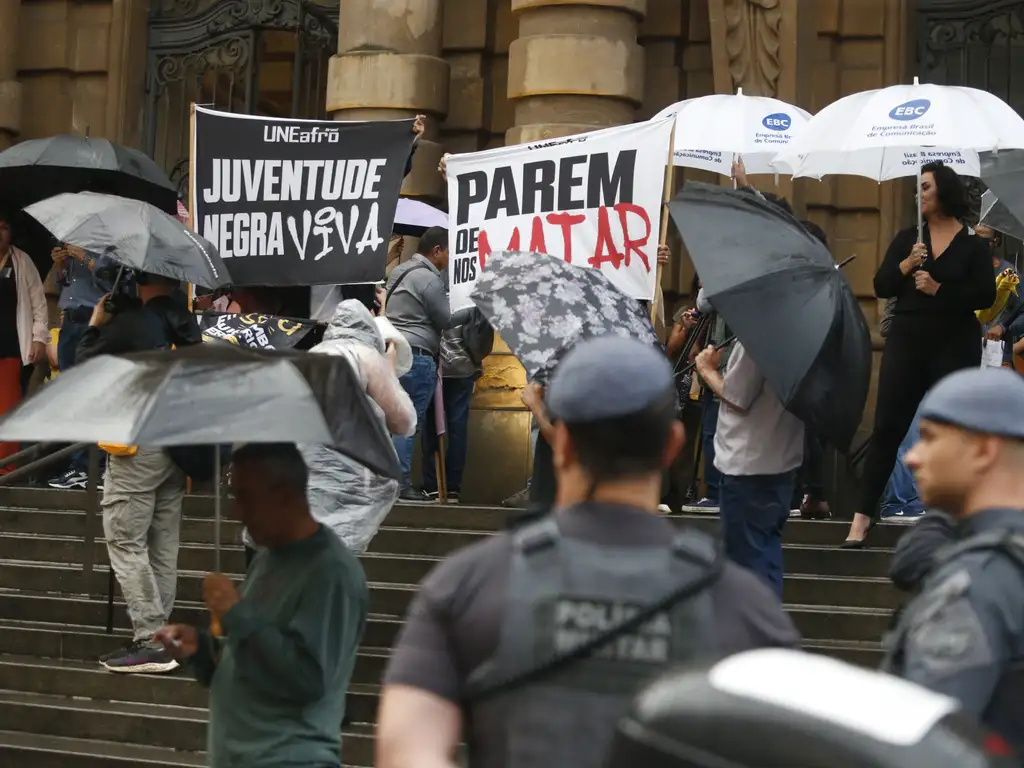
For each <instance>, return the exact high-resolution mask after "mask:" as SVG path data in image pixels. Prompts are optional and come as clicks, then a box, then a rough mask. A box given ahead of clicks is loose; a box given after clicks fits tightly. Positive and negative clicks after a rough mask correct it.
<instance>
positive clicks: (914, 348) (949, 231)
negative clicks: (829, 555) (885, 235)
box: [842, 163, 996, 549]
mask: <svg viewBox="0 0 1024 768" xmlns="http://www.w3.org/2000/svg"><path fill="white" fill-rule="evenodd" d="M920 205H921V214H922V216H923V218H924V219H925V222H926V223H925V226H924V232H923V237H922V238H921V240H922V242H919V241H918V237H917V228H916V227H912V228H909V229H904V230H903V231H902V232H900V233H898V234H897V235H896V237H894V238H893V240H892V243H890V245H889V250H888V251H886V254H885V259H884V260H883V262H882V265H881V266H880V267H879V268H878V272H876V273H875V294H876V295H877V296H878V298H880V299H888V298H892V297H894V296H895V297H896V299H897V300H896V303H895V309H894V314H893V319H892V325H891V327H890V329H889V333H888V336H887V337H886V339H885V350H884V352H883V353H882V365H881V368H880V370H879V374H878V400H877V403H876V405H875V426H874V432H873V433H872V436H871V445H870V447H869V448H868V454H867V460H866V462H865V469H864V488H863V496H862V498H861V507H860V512H858V513H856V514H855V515H854V517H853V524H852V525H851V527H850V533H849V536H848V537H847V539H846V541H845V542H843V544H842V546H843V547H844V548H848V549H858V548H861V547H863V546H864V542H865V539H866V537H867V534H868V531H869V530H870V529H871V527H873V526H874V524H875V522H876V521H877V520H878V501H879V499H880V498H881V496H882V493H883V491H884V490H885V485H886V483H887V482H888V480H889V476H890V475H891V474H892V469H893V467H894V466H895V464H896V456H897V452H898V450H899V445H900V443H901V442H903V438H904V437H905V436H906V434H907V430H908V429H909V428H910V425H911V423H912V422H913V420H914V414H915V413H917V407H918V405H920V403H921V399H922V398H923V397H924V395H925V392H927V391H928V390H929V389H930V388H931V387H932V385H933V384H935V383H936V382H938V381H939V379H942V378H943V377H945V376H946V375H947V374H949V373H952V372H953V371H956V370H959V369H961V368H978V367H980V366H981V325H980V323H979V322H978V318H977V316H976V315H975V311H976V310H978V309H987V308H988V307H990V306H991V305H992V302H993V301H995V297H996V283H995V275H994V274H993V272H992V255H991V253H990V252H989V248H988V245H987V244H986V242H985V241H984V240H983V239H982V238H980V237H978V236H977V235H975V234H974V231H973V230H972V229H970V227H968V226H966V225H965V224H964V223H963V220H964V219H965V218H966V217H967V215H968V214H969V212H970V209H969V207H968V203H967V192H966V189H965V188H964V184H963V182H962V181H961V180H960V177H959V176H957V174H956V172H955V171H954V170H953V169H952V168H949V167H948V166H945V165H943V164H942V163H928V164H927V165H925V166H923V167H922V168H921V201H920Z"/></svg>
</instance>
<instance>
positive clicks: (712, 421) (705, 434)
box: [700, 397, 722, 504]
mask: <svg viewBox="0 0 1024 768" xmlns="http://www.w3.org/2000/svg"><path fill="white" fill-rule="evenodd" d="M717 429H718V398H716V397H707V398H706V399H705V400H704V406H703V409H702V410H701V416H700V434H701V450H702V452H703V453H704V485H706V486H707V492H706V494H705V497H706V498H707V500H708V501H713V502H714V503H716V504H717V503H718V499H719V496H720V494H719V488H720V487H721V485H722V473H721V472H719V471H718V470H717V469H716V468H715V432H716V430H717Z"/></svg>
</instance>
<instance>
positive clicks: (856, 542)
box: [839, 517, 878, 549]
mask: <svg viewBox="0 0 1024 768" xmlns="http://www.w3.org/2000/svg"><path fill="white" fill-rule="evenodd" d="M876 525H878V518H877V517H872V518H871V522H870V523H868V528H867V530H866V531H864V536H863V537H861V538H859V539H847V540H846V541H844V542H843V543H842V544H840V545H839V548H840V549H865V548H867V546H868V536H870V535H871V531H872V530H873V529H874V527H875V526H876Z"/></svg>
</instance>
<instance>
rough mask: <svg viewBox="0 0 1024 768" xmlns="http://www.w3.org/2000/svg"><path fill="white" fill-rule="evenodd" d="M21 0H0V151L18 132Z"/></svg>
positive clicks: (19, 120)
mask: <svg viewBox="0 0 1024 768" xmlns="http://www.w3.org/2000/svg"><path fill="white" fill-rule="evenodd" d="M20 11H21V0H0V150H3V149H7V148H8V147H9V146H11V145H12V144H13V143H14V142H15V141H17V139H18V134H19V133H21V83H19V82H18V17H19V14H20Z"/></svg>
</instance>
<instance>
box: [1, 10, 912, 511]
mask: <svg viewBox="0 0 1024 768" xmlns="http://www.w3.org/2000/svg"><path fill="white" fill-rule="evenodd" d="M157 1H158V0H152V2H157ZM159 1H161V2H186V1H187V0H159ZM339 1H340V2H342V3H343V5H342V14H341V21H342V25H343V27H345V28H347V29H348V32H346V31H345V29H343V31H342V34H341V36H340V39H339V51H338V56H337V57H335V58H334V59H332V72H331V77H330V78H329V80H328V84H327V104H328V109H329V111H330V112H331V113H332V114H335V116H337V117H342V116H344V115H346V114H347V115H348V116H349V118H356V117H358V116H363V113H364V112H365V113H367V114H366V115H365V116H370V115H369V111H381V110H384V112H387V113H388V114H390V113H391V112H394V111H395V110H398V111H401V112H403V114H404V113H405V112H410V111H411V112H415V111H416V110H419V109H426V110H427V111H428V112H430V114H431V116H432V117H433V118H434V123H435V124H434V125H432V126H431V127H430V128H429V129H428V137H427V138H428V139H429V144H430V145H431V150H432V151H429V152H428V151H424V152H420V153H418V154H419V155H421V156H422V157H418V163H417V170H416V171H415V172H414V177H415V178H413V179H412V180H411V181H410V185H409V186H410V188H409V189H408V190H406V191H407V192H410V193H412V194H416V195H419V196H424V197H427V198H428V199H429V198H434V197H443V188H442V187H441V186H440V185H438V184H437V182H436V176H432V175H431V174H432V173H433V171H432V168H430V167H427V166H430V165H433V164H434V163H436V152H438V151H439V150H434V149H433V146H437V145H439V146H440V148H443V149H444V150H446V151H451V152H467V151H473V150H477V149H483V148H487V147H494V146H502V145H504V144H505V143H506V141H513V142H514V141H519V140H529V139H531V138H535V137H537V136H543V135H555V134H558V135H565V134H568V133H573V132H578V131H580V130H586V129H588V128H595V127H600V126H602V125H614V124H619V123H622V122H629V121H631V120H634V119H646V118H648V117H650V116H651V115H653V114H654V113H656V112H657V111H658V110H659V109H661V108H662V107H664V106H667V105H668V104H671V103H673V102H675V101H678V100H680V99H682V98H692V97H695V96H701V95H704V94H709V93H714V92H723V93H724V92H730V91H733V90H734V89H735V88H736V87H737V86H742V87H743V89H744V92H745V93H749V94H764V95H775V96H777V97H778V98H781V99H783V100H785V101H789V102H792V103H796V104H798V105H801V106H804V107H805V108H807V109H809V110H811V111H815V110H817V109H820V108H821V107H823V106H824V105H826V104H828V103H829V102H831V101H833V100H835V99H836V98H838V97H840V96H842V95H845V94H848V93H852V92H855V91H859V90H863V89H867V88H877V87H881V86H884V85H888V84H893V83H896V82H900V81H902V80H905V79H906V75H907V72H908V60H907V51H908V50H911V49H910V29H911V27H912V25H911V24H910V23H909V22H908V13H910V8H911V6H912V0H575V1H574V2H569V1H568V0H401V2H398V0H396V3H397V5H396V6H395V8H398V6H399V5H402V3H404V5H402V8H405V11H404V13H405V14H407V16H406V21H405V22H403V20H402V16H401V14H397V15H396V13H395V12H394V8H388V9H385V10H386V11H387V12H386V13H385V10H382V9H383V6H381V5H379V4H377V3H370V2H367V1H366V0H339ZM146 15H147V3H146V2H143V1H142V0H21V2H20V5H19V2H18V0H0V34H2V35H5V36H6V37H5V38H4V39H3V41H4V42H6V44H7V45H6V47H7V48H9V49H12V50H16V51H17V55H16V58H15V60H14V62H11V61H5V60H4V58H3V56H0V143H10V142H12V141H15V140H19V139H29V138H37V137H42V136H47V135H51V134H54V133H60V132H77V133H85V132H86V131H88V132H90V133H91V135H93V136H102V137H108V138H111V139H114V140H116V141H121V142H123V143H126V144H129V145H134V146H140V145H141V143H142V105H143V98H144V77H145V53H146V51H145V46H146V18H147V16H146ZM424 19H427V20H428V21H429V23H427V25H426V26H425V27H424V29H425V30H426V32H425V33H423V34H419V33H415V30H414V29H413V26H415V25H413V21H416V24H419V25H422V24H423V20H424ZM406 23H407V24H408V25H410V26H409V29H408V30H406V29H405V27H404V26H403V24H406ZM438 25H440V29H441V32H440V35H439V36H438V35H437V32H436V31H435V30H436V28H437V26H438ZM403 30H404V31H403ZM407 33H408V34H407ZM414 33H415V34H414ZM364 38H365V39H364ZM378 38H379V39H378ZM438 39H439V40H440V45H438V42H437V41H438ZM2 49H3V46H0V50H2ZM392 55H393V60H388V61H385V59H384V58H380V59H379V61H380V63H381V64H382V65H384V64H387V65H388V66H385V67H383V68H382V69H381V72H382V73H386V72H388V71H391V69H389V67H393V68H394V73H396V74H395V78H398V77H399V75H401V78H405V79H408V81H409V83H410V84H413V83H415V81H416V78H417V77H420V78H421V79H424V78H425V80H424V82H426V81H427V80H429V81H430V82H431V83H433V80H436V77H435V75H436V73H437V72H438V71H439V67H443V66H444V64H441V63H440V62H439V59H441V60H443V62H445V63H446V64H447V67H448V68H449V70H450V73H451V74H450V79H449V81H448V83H447V85H448V88H447V94H446V96H445V97H444V98H445V103H444V104H441V103H436V104H435V103H434V101H437V99H435V96H437V95H439V94H443V89H442V88H440V86H438V85H437V84H433V85H431V87H430V89H429V91H430V93H429V94H428V93H422V89H420V90H421V94H420V96H421V97H422V98H420V97H419V96H417V94H416V93H413V92H412V91H410V92H409V93H405V91H403V90H402V88H403V83H405V80H404V79H403V80H401V82H399V81H398V80H395V78H389V82H388V83H386V84H385V86H386V87H385V86H382V87H381V88H379V89H377V90H376V91H375V92H374V93H373V94H365V93H361V91H360V88H361V87H362V91H366V85H365V82H364V83H362V85H361V83H360V78H358V77H353V76H352V73H353V72H356V71H357V70H358V71H362V68H363V67H364V66H367V65H368V64H369V63H371V59H373V57H375V56H383V57H387V56H392ZM606 62H618V63H617V64H614V65H613V64H610V63H609V64H607V65H606ZM540 64H543V66H539V65H540ZM13 70H16V79H15V74H14V71H13ZM375 71H376V70H375ZM510 71H511V72H512V76H511V79H510ZM401 78H399V79H401ZM391 81H394V82H391ZM19 84H20V85H19ZM435 86H437V87H435ZM405 90H409V89H408V88H406V89H405ZM413 90H415V89H413ZM370 97H373V98H370ZM417 98H420V100H422V101H424V103H423V104H419V103H417ZM368 99H369V100H368ZM374 99H376V101H374ZM389 99H390V101H388V100H389ZM378 101H379V102H380V103H379V104H378V103H377V102H378ZM384 101H388V103H383V102H384ZM427 102H430V103H429V104H428V103H427ZM382 114H383V112H382ZM396 114H397V112H396ZM421 166H422V167H421ZM677 176H678V178H677V179H676V183H680V182H681V181H682V179H683V178H702V179H703V180H712V181H713V180H714V178H713V177H709V176H708V175H707V174H701V173H699V172H693V171H685V172H681V173H679V174H677ZM413 182H414V183H413ZM755 183H757V184H758V185H759V186H761V187H762V188H770V187H771V185H772V184H773V183H774V181H773V179H771V178H766V179H755ZM780 186H781V187H782V189H781V190H780V191H781V193H783V194H785V195H787V196H788V197H789V198H790V199H791V200H792V201H793V203H794V206H795V208H796V209H797V211H798V212H800V213H806V215H807V216H808V217H809V218H810V219H811V220H813V221H815V222H817V223H819V224H821V225H822V226H823V228H824V229H825V231H826V232H827V233H828V234H829V237H830V241H831V243H832V248H833V252H834V253H835V256H836V258H837V259H843V258H846V257H848V256H850V255H853V254H856V255H857V259H856V260H854V261H853V262H852V263H851V264H850V265H849V266H848V267H846V270H847V273H848V275H849V277H850V280H851V282H852V283H853V286H854V288H855V290H856V291H857V294H858V296H859V297H860V298H861V300H862V305H863V307H864V310H865V314H866V316H867V317H868V320H869V322H870V323H871V325H872V327H874V326H875V325H876V324H877V323H876V318H877V316H878V308H877V302H876V301H875V300H874V298H873V296H872V289H871V277H872V275H873V273H874V270H875V267H876V266H877V264H878V261H879V259H880V258H881V255H882V254H883V253H884V250H885V246H886V245H887V243H888V240H889V238H890V237H891V234H892V233H893V232H894V231H895V230H896V229H897V228H898V227H899V224H900V222H901V221H905V220H908V219H909V212H910V210H911V208H910V205H909V194H908V192H907V190H906V188H905V185H903V184H901V183H888V184H883V185H877V184H874V183H872V182H869V181H866V180H861V179H856V178H850V177H844V178H833V179H828V180H826V181H824V182H809V181H798V182H797V183H796V184H793V183H792V182H790V181H788V180H782V181H781V182H780ZM670 242H671V244H672V246H673V248H674V250H675V251H676V252H677V254H678V257H677V259H676V260H675V262H674V263H673V264H672V265H671V267H670V268H669V269H668V270H666V271H665V274H664V279H663V284H662V285H663V289H664V290H665V292H666V297H667V300H668V302H669V304H672V303H673V302H679V301H684V300H685V298H686V297H685V294H686V292H687V290H688V286H689V284H690V281H691V279H692V274H693V271H692V267H691V266H690V264H689V260H688V259H687V257H686V254H685V252H684V250H683V248H682V245H681V243H680V242H679V239H678V237H676V236H675V235H674V234H672V235H671V237H670ZM498 347H499V348H498V349H497V350H496V354H495V355H493V356H492V357H491V358H490V359H489V360H488V361H487V363H486V366H485V373H484V377H483V378H482V379H481V381H480V382H479V385H478V389H477V395H476V397H475V400H474V406H473V413H472V427H471V428H472V436H471V439H472V441H473V445H474V446H482V445H487V446H488V447H487V448H486V449H484V448H481V449H480V450H474V451H472V452H471V455H470V466H469V467H468V471H467V487H466V489H465V492H466V495H467V496H470V497H474V498H476V499H479V500H487V501H493V500H496V498H498V497H500V496H501V495H504V494H505V493H509V492H511V491H514V490H516V487H517V486H519V485H521V482H522V481H523V480H525V477H526V475H527V473H528V470H529V429H528V426H529V417H528V414H527V413H526V412H525V410H524V409H523V408H522V406H521V403H520V401H519V390H520V389H521V387H522V386H523V384H524V383H525V382H524V379H525V377H524V374H523V371H522V368H521V367H520V366H519V365H518V363H516V361H515V359H514V358H513V357H511V356H510V355H509V354H508V350H507V348H505V347H504V346H503V345H501V344H500V342H499V345H498ZM474 478H476V479H474Z"/></svg>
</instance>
